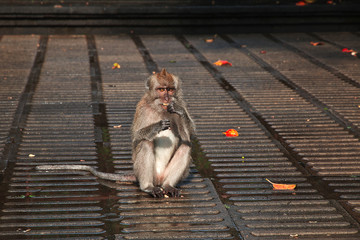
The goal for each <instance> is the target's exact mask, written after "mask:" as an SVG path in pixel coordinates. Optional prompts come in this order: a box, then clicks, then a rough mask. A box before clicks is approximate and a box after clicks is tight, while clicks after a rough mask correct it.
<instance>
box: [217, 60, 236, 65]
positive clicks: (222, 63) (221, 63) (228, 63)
mask: <svg viewBox="0 0 360 240" xmlns="http://www.w3.org/2000/svg"><path fill="white" fill-rule="evenodd" d="M214 64H215V65H216V66H225V65H228V66H232V63H230V62H228V61H226V60H218V61H216V62H214Z"/></svg>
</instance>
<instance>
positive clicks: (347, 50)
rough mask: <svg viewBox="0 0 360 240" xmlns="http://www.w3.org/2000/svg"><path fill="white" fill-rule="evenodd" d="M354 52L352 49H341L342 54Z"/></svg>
mask: <svg viewBox="0 0 360 240" xmlns="http://www.w3.org/2000/svg"><path fill="white" fill-rule="evenodd" d="M353 51H354V50H352V49H348V48H343V49H342V52H344V53H352V52H353Z"/></svg>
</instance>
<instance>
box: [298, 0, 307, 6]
mask: <svg viewBox="0 0 360 240" xmlns="http://www.w3.org/2000/svg"><path fill="white" fill-rule="evenodd" d="M305 5H307V3H306V2H304V1H299V2H297V3H296V6H305Z"/></svg>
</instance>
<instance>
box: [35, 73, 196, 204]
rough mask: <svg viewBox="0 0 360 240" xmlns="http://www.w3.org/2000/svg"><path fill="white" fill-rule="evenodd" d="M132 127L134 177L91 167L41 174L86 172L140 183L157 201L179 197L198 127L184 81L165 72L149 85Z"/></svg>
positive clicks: (51, 167) (57, 167) (62, 167)
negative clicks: (191, 112)
mask: <svg viewBox="0 0 360 240" xmlns="http://www.w3.org/2000/svg"><path fill="white" fill-rule="evenodd" d="M145 86H146V92H145V94H144V95H143V97H142V98H141V100H140V101H139V102H138V104H137V107H136V111H135V115H134V120H133V123H132V127H131V135H132V161H133V170H134V174H128V175H125V174H121V173H119V174H115V173H104V172H100V171H97V170H96V169H95V168H93V167H91V166H87V165H40V166H37V167H36V169H37V170H46V171H47V170H83V171H89V172H90V173H92V174H93V175H94V176H96V177H99V178H101V179H106V180H113V181H121V182H138V183H139V185H140V189H141V190H142V191H144V192H146V193H148V194H150V195H152V196H153V197H155V198H163V197H165V196H171V197H179V196H180V190H179V189H178V188H176V184H177V183H178V182H179V181H180V180H182V179H184V178H186V176H187V175H188V172H189V165H190V162H191V139H192V138H193V136H194V135H195V124H194V122H193V120H192V119H191V117H190V115H189V113H188V111H187V107H186V104H185V102H184V100H183V94H182V89H181V80H180V79H179V78H178V77H177V76H175V75H173V74H170V73H168V72H167V71H166V70H165V69H162V71H161V72H160V73H153V74H152V75H151V76H150V77H149V78H148V79H147V80H146V83H145Z"/></svg>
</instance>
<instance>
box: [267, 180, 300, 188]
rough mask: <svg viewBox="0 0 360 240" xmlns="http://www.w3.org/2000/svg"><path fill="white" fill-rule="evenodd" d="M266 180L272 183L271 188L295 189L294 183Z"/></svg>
mask: <svg viewBox="0 0 360 240" xmlns="http://www.w3.org/2000/svg"><path fill="white" fill-rule="evenodd" d="M265 180H266V181H268V182H269V183H270V184H272V185H273V188H274V189H275V190H292V189H295V187H296V184H280V183H273V182H271V181H270V180H269V179H267V178H266V179H265Z"/></svg>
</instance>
